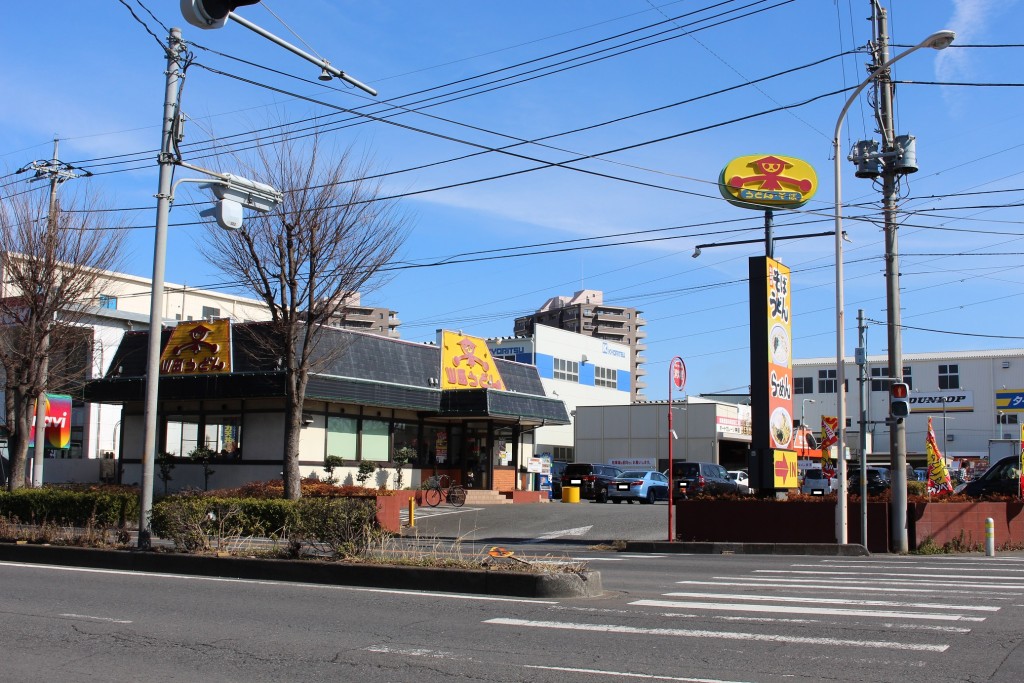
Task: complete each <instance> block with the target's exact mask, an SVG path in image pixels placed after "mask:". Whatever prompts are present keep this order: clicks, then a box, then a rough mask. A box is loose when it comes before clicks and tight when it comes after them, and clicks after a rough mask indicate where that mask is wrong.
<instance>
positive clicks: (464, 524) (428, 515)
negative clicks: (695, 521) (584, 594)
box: [402, 501, 668, 544]
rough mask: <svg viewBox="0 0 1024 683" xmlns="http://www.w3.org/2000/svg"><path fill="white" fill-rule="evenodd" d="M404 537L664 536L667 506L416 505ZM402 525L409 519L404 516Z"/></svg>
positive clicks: (559, 539) (581, 539) (547, 539)
mask: <svg viewBox="0 0 1024 683" xmlns="http://www.w3.org/2000/svg"><path fill="white" fill-rule="evenodd" d="M415 520H416V525H415V527H407V528H406V529H405V532H404V535H405V536H407V537H408V536H419V537H421V538H437V539H449V540H454V539H459V540H462V541H472V542H480V543H484V542H488V541H494V542H509V541H516V542H519V543H536V544H544V543H559V544H561V543H567V542H568V543H577V544H579V543H585V544H597V543H607V542H611V541H617V540H625V541H655V540H665V539H666V537H667V530H668V505H667V504H666V503H656V504H655V505H612V504H610V503H593V502H590V501H582V502H580V503H562V502H560V501H552V502H550V503H540V504H530V505H490V506H476V507H470V506H466V507H462V508H452V507H445V506H439V507H436V508H417V509H416V511H415ZM402 522H403V524H406V523H407V519H406V515H403V520H402Z"/></svg>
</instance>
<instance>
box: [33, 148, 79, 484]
mask: <svg viewBox="0 0 1024 683" xmlns="http://www.w3.org/2000/svg"><path fill="white" fill-rule="evenodd" d="M58 145H59V140H58V138H56V137H54V138H53V157H52V158H51V159H50V161H48V162H45V161H36V162H33V163H32V164H31V165H30V166H28V167H27V168H25V169H23V170H29V169H31V170H34V171H35V172H36V176H35V178H33V180H41V179H43V178H48V179H49V181H50V203H49V208H48V209H47V215H46V237H45V238H44V243H43V249H44V255H43V272H44V273H49V272H50V271H51V269H52V268H53V267H54V263H53V262H54V253H53V252H54V248H55V247H56V240H57V188H58V187H59V186H60V184H61V183H63V182H64V181H66V180H73V179H74V178H78V177H79V175H78V174H77V173H75V171H74V170H73V168H72V167H71V166H69V165H67V164H63V163H61V162H60V161H59V160H58V158H57V149H58ZM50 322H51V321H40V323H41V324H42V326H43V338H42V340H41V344H40V349H39V352H40V359H39V386H40V390H39V396H37V397H36V435H35V452H34V453H33V455H32V487H33V488H40V487H41V486H42V485H43V459H44V455H45V453H46V385H47V383H48V381H49V376H50Z"/></svg>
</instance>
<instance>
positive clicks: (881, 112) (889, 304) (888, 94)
mask: <svg viewBox="0 0 1024 683" xmlns="http://www.w3.org/2000/svg"><path fill="white" fill-rule="evenodd" d="M877 11H878V21H877V22H875V31H876V42H875V45H874V48H875V55H874V59H875V64H885V63H886V62H888V61H889V28H888V13H887V12H886V11H885V8H884V7H881V6H878V8H877ZM875 84H876V85H875V88H876V89H875V93H876V97H875V101H876V103H877V107H878V109H877V116H878V124H879V132H880V133H881V134H882V160H883V161H882V215H883V220H884V225H885V305H886V311H887V317H886V323H887V324H886V334H887V342H888V344H889V377H890V378H892V380H893V381H897V382H898V381H902V379H901V378H902V377H903V335H902V333H901V329H900V324H901V317H900V270H899V245H898V240H897V234H896V230H897V228H898V227H899V226H898V225H897V224H896V176H897V169H896V166H895V164H893V163H892V162H893V156H892V153H893V152H895V151H896V150H895V142H896V136H895V133H894V132H893V114H892V82H891V78H890V73H889V70H888V69H885V70H884V71H883V72H882V73H879V74H878V77H877V79H876V80H875ZM889 464H890V477H891V482H892V497H891V499H890V501H891V502H890V512H889V516H890V520H891V528H890V539H891V544H890V545H891V549H892V551H893V552H898V553H905V552H907V549H908V540H907V431H906V426H905V425H904V423H903V421H902V420H897V419H892V420H890V421H889ZM865 474H866V473H865ZM862 477H863V475H862Z"/></svg>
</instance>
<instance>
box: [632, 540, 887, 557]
mask: <svg viewBox="0 0 1024 683" xmlns="http://www.w3.org/2000/svg"><path fill="white" fill-rule="evenodd" d="M623 550H624V551H625V552H633V553H693V554H698V555H723V554H735V555H832V556H836V557H866V556H868V555H871V553H869V552H868V549H867V548H865V547H864V546H863V545H861V544H859V543H846V544H842V543H723V542H715V543H712V542H707V543H701V542H669V541H626V543H625V547H624V548H623Z"/></svg>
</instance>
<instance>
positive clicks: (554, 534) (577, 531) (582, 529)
mask: <svg viewBox="0 0 1024 683" xmlns="http://www.w3.org/2000/svg"><path fill="white" fill-rule="evenodd" d="M593 528H594V525H593V524H591V525H590V526H578V527H575V528H573V529H562V530H561V531H549V532H548V533H546V534H541V535H540V536H538V537H537V538H535V539H533V540H532V541H527V543H543V542H544V541H553V540H555V539H556V538H564V537H566V536H582V535H583V534H585V533H587V532H588V531H590V530H591V529H593Z"/></svg>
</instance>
